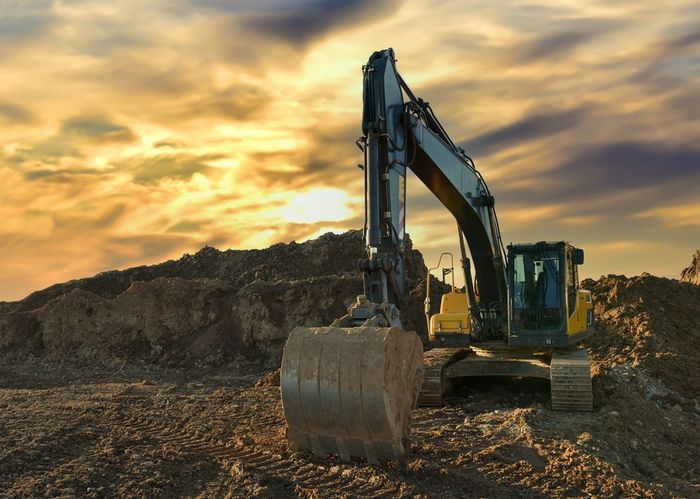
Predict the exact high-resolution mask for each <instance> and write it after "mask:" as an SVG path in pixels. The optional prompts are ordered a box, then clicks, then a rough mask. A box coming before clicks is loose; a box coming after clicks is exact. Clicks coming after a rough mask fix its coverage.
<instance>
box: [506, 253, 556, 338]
mask: <svg viewBox="0 0 700 499" xmlns="http://www.w3.org/2000/svg"><path fill="white" fill-rule="evenodd" d="M509 250H510V251H509V255H508V256H509V260H510V261H509V270H510V272H509V273H510V276H509V277H510V280H511V313H512V315H511V330H512V331H513V332H528V331H532V332H535V331H537V332H545V331H549V332H560V331H564V332H565V331H566V312H565V310H566V298H565V286H564V283H565V280H566V272H565V270H564V261H565V259H564V245H563V244H560V243H544V244H543V243H539V244H532V245H529V244H528V245H518V246H511V247H509Z"/></svg>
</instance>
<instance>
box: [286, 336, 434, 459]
mask: <svg viewBox="0 0 700 499" xmlns="http://www.w3.org/2000/svg"><path fill="white" fill-rule="evenodd" d="M422 375H423V346H422V344H421V341H420V339H419V338H418V336H417V335H416V333H414V332H407V331H403V330H402V329H399V328H396V327H391V328H389V327H354V328H340V327H317V328H309V327H297V328H295V329H294V331H292V333H291V335H290V336H289V339H288V340H287V344H286V345H285V347H284V355H283V357H282V371H281V383H280V385H281V391H282V406H283V409H284V416H285V418H286V420H287V425H288V429H287V439H288V440H289V443H290V446H291V448H292V449H295V450H308V451H311V452H313V453H314V454H317V455H325V454H329V453H337V454H339V455H340V457H341V459H343V460H346V461H348V460H350V457H351V456H356V457H363V458H366V459H367V461H368V462H369V463H372V464H378V463H379V462H381V461H387V460H395V461H396V462H398V463H403V462H405V461H404V456H405V454H406V452H407V450H408V449H407V447H408V437H409V429H410V418H411V411H412V409H413V408H414V407H415V405H416V402H417V399H418V393H419V392H420V387H421V382H422Z"/></svg>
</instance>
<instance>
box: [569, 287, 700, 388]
mask: <svg viewBox="0 0 700 499" xmlns="http://www.w3.org/2000/svg"><path fill="white" fill-rule="evenodd" d="M583 285H584V286H585V287H587V288H588V289H590V290H591V291H592V293H593V299H594V303H595V315H596V319H597V334H595V335H594V336H593V337H592V338H591V340H590V341H589V346H590V349H591V353H592V354H593V355H594V357H595V358H596V360H598V361H599V362H600V363H601V364H603V365H605V366H606V367H608V368H613V367H615V366H616V365H624V364H629V365H630V366H631V367H634V368H637V367H641V368H643V369H644V370H645V371H646V372H648V373H649V374H650V375H651V376H653V377H654V378H656V379H658V380H660V381H662V382H663V383H664V384H665V385H666V386H668V387H669V388H671V389H672V390H674V391H676V392H678V393H680V394H682V395H684V396H688V397H691V398H693V397H695V396H697V395H698V390H699V389H700V370H698V369H697V365H698V362H697V354H698V351H700V288H699V287H697V286H693V285H690V284H687V283H682V282H678V281H676V280H673V279H665V278H662V277H655V276H652V275H649V274H642V275H641V276H637V277H631V278H627V277H625V276H614V275H610V276H607V277H602V278H601V279H599V280H598V281H591V280H587V281H584V283H583Z"/></svg>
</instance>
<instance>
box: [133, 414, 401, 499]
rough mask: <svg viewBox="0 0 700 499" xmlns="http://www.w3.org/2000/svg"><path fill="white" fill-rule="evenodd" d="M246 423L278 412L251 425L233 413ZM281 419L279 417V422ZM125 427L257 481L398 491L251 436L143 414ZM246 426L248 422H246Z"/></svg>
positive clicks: (317, 491) (335, 490) (307, 490)
mask: <svg viewBox="0 0 700 499" xmlns="http://www.w3.org/2000/svg"><path fill="white" fill-rule="evenodd" d="M233 419H234V420H238V422H242V421H243V422H245V424H246V425H248V428H249V429H250V430H253V429H254V428H255V426H258V425H260V426H266V427H267V428H268V429H269V424H270V423H273V424H274V423H278V422H279V415H277V416H275V415H267V416H265V415H260V417H259V418H257V420H256V422H255V423H254V425H253V426H250V419H249V418H248V415H245V416H244V415H240V416H238V417H234V418H233ZM279 423H280V424H281V422H279ZM119 424H121V425H122V426H123V427H125V428H127V429H130V430H131V431H134V432H138V433H146V434H148V435H151V436H152V437H153V438H155V439H157V440H160V441H161V442H162V443H163V444H169V445H174V446H177V447H179V448H181V449H184V450H186V451H188V452H191V453H193V454H197V455H199V456H205V457H209V458H211V459H214V460H216V461H218V462H220V463H221V465H223V466H225V467H227V468H230V469H231V473H232V474H241V475H247V474H250V475H253V476H254V477H255V479H256V480H257V481H259V482H261V481H262V482H264V483H276V484H277V486H278V487H282V488H284V489H286V490H294V491H295V492H297V493H303V494H305V495H310V496H313V495H321V496H326V495H334V496H338V495H341V496H342V495H343V494H347V495H350V494H352V495H353V496H355V497H389V496H392V495H394V494H396V492H397V487H396V486H395V485H394V484H391V483H386V482H385V481H384V480H382V479H381V478H380V477H376V476H375V477H371V478H370V479H369V480H363V479H361V478H359V477H355V476H353V475H352V473H351V472H347V471H343V470H341V469H340V467H339V466H334V467H329V466H321V465H317V464H315V463H312V462H309V461H308V460H306V459H303V458H302V457H299V456H295V455H293V454H292V455H289V454H288V453H287V452H286V451H282V453H277V452H274V451H273V450H270V449H269V448H266V447H263V446H261V445H260V444H257V443H256V442H254V441H253V440H252V439H251V438H245V437H243V438H239V439H237V441H236V442H235V443H233V444H231V443H228V444H227V443H225V442H223V441H221V440H218V441H216V440H213V439H209V438H207V437H206V436H203V435H202V434H201V433H199V434H198V433H195V432H192V431H188V430H178V429H176V428H173V427H172V426H171V425H169V424H167V423H163V422H158V421H154V420H150V419H145V418H134V419H126V420H123V421H120V422H119ZM244 427H245V426H244Z"/></svg>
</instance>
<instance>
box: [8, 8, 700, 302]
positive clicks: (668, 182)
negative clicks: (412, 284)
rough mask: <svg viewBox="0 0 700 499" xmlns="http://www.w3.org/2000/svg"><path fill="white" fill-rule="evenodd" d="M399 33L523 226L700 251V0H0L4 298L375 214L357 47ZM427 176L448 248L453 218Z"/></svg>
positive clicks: (628, 268)
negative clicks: (363, 149)
mask: <svg viewBox="0 0 700 499" xmlns="http://www.w3.org/2000/svg"><path fill="white" fill-rule="evenodd" d="M386 47H393V48H394V50H395V51H396V56H397V59H398V62H397V66H398V68H399V71H400V72H401V74H402V75H403V77H404V79H405V80H406V81H407V82H408V84H409V85H410V86H411V88H412V89H413V90H414V92H415V93H416V94H418V95H419V96H421V97H423V98H424V99H425V100H427V101H429V102H430V103H431V105H432V107H433V109H434V111H435V113H436V115H437V116H438V117H439V119H440V120H441V121H442V123H443V125H444V126H445V128H446V129H447V131H448V133H449V134H450V136H451V137H452V139H453V140H454V141H455V142H456V143H458V144H460V145H461V146H463V147H464V148H465V149H466V151H467V153H468V154H469V155H470V156H471V157H473V158H474V160H475V162H476V165H477V167H478V168H479V170H480V171H481V172H482V174H483V175H484V177H485V178H486V180H487V182H488V184H489V187H490V189H491V191H492V194H493V195H494V196H495V198H496V210H497V213H498V215H499V219H500V223H501V229H502V234H503V238H504V241H505V242H506V243H508V242H531V241H540V240H570V241H572V242H573V243H574V244H576V245H577V246H579V247H582V248H584V249H585V251H586V263H585V264H584V266H583V267H581V269H580V273H581V275H582V276H591V277H599V276H600V275H603V274H609V273H615V274H627V275H634V274H639V273H641V272H644V271H646V272H650V273H653V274H657V275H663V276H670V277H678V274H679V273H680V270H681V269H682V268H683V267H684V266H686V265H687V264H688V263H689V262H690V258H691V255H692V253H693V252H694V251H695V249H697V248H699V247H700V140H699V139H698V135H699V132H700V4H699V3H698V2H697V1H694V0H693V1H682V0H669V1H667V2H664V4H663V6H660V5H659V4H658V3H657V2H650V1H649V2H643V1H624V0H620V1H614V2H613V1H609V2H596V1H581V2H578V1H566V0H564V1H562V0H557V1H543V0H530V1H525V2H521V1H507V0H505V1H501V2H480V1H454V0H415V1H404V2H402V1H399V0H353V1H351V0H338V1H328V0H259V1H256V2H250V1H242V0H240V1H239V0H229V1H223V0H148V1H145V0H119V1H113V2H103V1H91V0H75V1H69V0H60V1H59V0H0V132H1V133H0V257H1V258H0V300H15V299H20V298H22V297H23V296H25V295H26V294H28V293H29V292H31V291H33V290H35V289H40V288H43V287H45V286H48V285H50V284H52V283H55V282H61V281H66V280H69V279H73V278H78V277H85V276H89V275H92V274H95V273H97V272H100V271H104V270H108V269H120V268H127V267H131V266H135V265H141V264H147V263H156V262H159V261H163V260H167V259H171V258H178V257H179V256H181V255H182V254H183V253H185V252H188V253H193V252H196V251H197V250H198V249H199V248H201V247H202V246H203V245H211V246H215V247H217V248H220V249H225V248H260V247H265V246H267V245H270V244H272V243H276V242H289V241H292V240H296V241H303V240H306V239H309V238H313V237H317V236H318V235H320V234H323V233H325V232H328V231H333V232H341V231H344V230H347V229H350V228H360V227H361V226H362V220H363V207H362V196H363V192H362V189H363V180H362V172H361V171H360V170H359V169H358V168H357V167H356V166H357V164H358V163H359V162H361V161H362V157H361V153H360V151H358V149H357V148H356V146H355V145H354V141H355V139H357V138H358V137H359V136H360V135H361V130H360V118H361V109H362V74H361V66H362V65H363V64H364V63H365V62H366V61H367V58H368V57H369V55H370V54H371V53H372V52H373V51H375V50H379V49H383V48H386ZM408 191H409V196H408V206H407V231H408V232H409V233H410V234H411V236H412V238H413V240H414V243H415V246H416V247H417V248H419V249H421V250H422V251H423V252H424V253H425V254H426V259H427V262H428V263H430V264H434V263H435V262H436V260H437V256H438V255H439V253H440V252H441V251H443V250H445V251H456V250H457V247H458V246H457V240H456V235H455V234H456V229H455V223H454V221H453V220H452V219H451V218H450V215H449V214H448V213H447V211H446V210H444V209H443V208H441V206H440V205H439V204H438V202H437V201H436V200H434V199H433V198H432V195H431V194H429V192H428V191H427V189H426V188H425V187H424V186H422V184H421V183H420V181H419V180H418V179H417V178H415V177H412V178H409V184H408Z"/></svg>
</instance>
